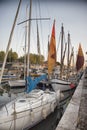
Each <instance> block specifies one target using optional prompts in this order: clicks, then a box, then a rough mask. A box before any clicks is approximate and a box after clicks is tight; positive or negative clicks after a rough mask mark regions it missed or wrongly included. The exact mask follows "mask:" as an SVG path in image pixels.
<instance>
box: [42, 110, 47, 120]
mask: <svg viewBox="0 0 87 130" xmlns="http://www.w3.org/2000/svg"><path fill="white" fill-rule="evenodd" d="M42 117H43V118H44V119H46V117H47V111H46V108H42Z"/></svg>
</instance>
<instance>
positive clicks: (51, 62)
mask: <svg viewBox="0 0 87 130" xmlns="http://www.w3.org/2000/svg"><path fill="white" fill-rule="evenodd" d="M55 63H56V40H55V20H54V23H53V28H52V34H51V39H50V45H49V52H48V74H50V73H51V72H52V70H53V68H54V66H55Z"/></svg>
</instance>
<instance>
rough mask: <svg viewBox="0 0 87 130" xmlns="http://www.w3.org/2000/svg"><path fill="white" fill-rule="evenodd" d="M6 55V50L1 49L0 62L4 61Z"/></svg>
mask: <svg viewBox="0 0 87 130" xmlns="http://www.w3.org/2000/svg"><path fill="white" fill-rule="evenodd" d="M4 57H5V52H4V51H0V62H3V60H4Z"/></svg>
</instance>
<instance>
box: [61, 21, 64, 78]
mask: <svg viewBox="0 0 87 130" xmlns="http://www.w3.org/2000/svg"><path fill="white" fill-rule="evenodd" d="M63 37H64V27H63V24H62V27H61V65H60V78H62V70H63V60H62V59H63Z"/></svg>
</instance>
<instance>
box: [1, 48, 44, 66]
mask: <svg viewBox="0 0 87 130" xmlns="http://www.w3.org/2000/svg"><path fill="white" fill-rule="evenodd" d="M4 57H5V52H4V51H0V62H3V61H4ZM29 57H30V59H29V60H30V63H31V64H41V63H43V62H44V56H43V55H40V56H39V55H37V54H32V53H30V56H29ZM25 58H26V61H27V54H26V55H23V56H20V57H18V54H17V52H13V50H12V49H10V50H9V52H8V56H7V62H22V63H24V60H25Z"/></svg>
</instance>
